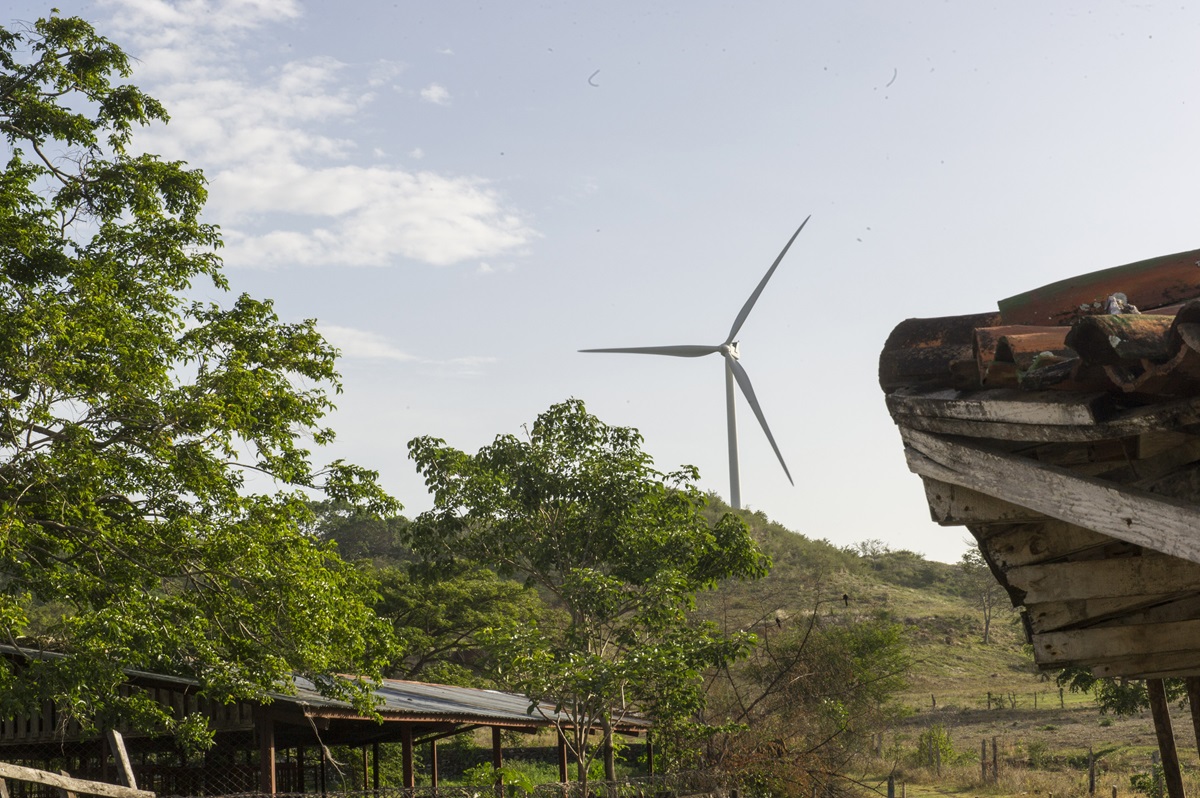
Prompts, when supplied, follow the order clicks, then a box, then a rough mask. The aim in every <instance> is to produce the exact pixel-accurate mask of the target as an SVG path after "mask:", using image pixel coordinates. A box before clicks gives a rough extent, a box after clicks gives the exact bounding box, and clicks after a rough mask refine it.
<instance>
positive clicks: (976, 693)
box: [701, 497, 1200, 795]
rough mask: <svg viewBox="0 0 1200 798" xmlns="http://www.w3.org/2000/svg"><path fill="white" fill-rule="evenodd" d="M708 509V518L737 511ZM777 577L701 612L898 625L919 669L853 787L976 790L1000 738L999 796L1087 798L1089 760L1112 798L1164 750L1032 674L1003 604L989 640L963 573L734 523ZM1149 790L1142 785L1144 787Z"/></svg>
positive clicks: (1128, 724) (1194, 776) (730, 588)
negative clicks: (933, 754) (941, 742)
mask: <svg viewBox="0 0 1200 798" xmlns="http://www.w3.org/2000/svg"><path fill="white" fill-rule="evenodd" d="M710 498H713V499H714V502H713V507H712V512H722V511H730V510H729V508H728V507H727V506H725V505H723V504H722V503H721V502H720V500H719V499H715V497H710ZM738 514H739V515H740V516H741V517H742V518H743V519H744V520H745V521H746V523H747V524H749V526H750V528H751V531H752V533H753V534H754V537H755V539H756V540H758V542H759V544H760V545H761V546H762V547H763V548H764V549H765V550H766V551H767V552H768V553H770V554H771V556H772V558H773V560H774V567H773V568H772V572H771V574H770V575H769V576H768V577H766V578H765V579H763V580H761V581H760V582H756V583H740V584H728V585H722V587H721V589H720V590H719V591H718V592H717V593H716V594H714V595H713V596H709V597H705V600H704V602H703V603H702V605H701V612H703V613H704V614H706V615H707V616H709V617H711V618H713V619H716V620H720V621H728V620H732V619H736V621H737V622H738V623H739V624H743V625H752V624H756V623H757V624H766V623H772V622H773V621H774V619H775V618H786V619H796V618H798V617H801V616H803V617H809V616H811V614H812V613H817V614H818V615H820V616H822V617H827V618H829V619H830V620H831V621H833V622H838V623H846V624H849V623H853V622H855V621H858V620H866V619H887V620H891V621H893V622H895V623H898V624H900V625H901V626H902V628H903V630H904V639H905V641H906V642H907V644H908V647H909V651H910V655H911V658H912V664H911V668H910V669H909V672H908V673H907V675H906V681H907V687H906V688H905V689H904V690H903V691H902V692H901V693H900V694H899V695H898V696H897V700H898V701H899V703H900V704H901V705H902V709H903V711H902V712H901V713H900V714H901V716H902V719H900V720H899V721H897V722H896V723H895V725H894V726H893V727H892V728H889V729H887V730H881V732H882V734H881V736H880V738H879V741H878V743H877V752H878V755H877V756H876V757H874V758H873V759H870V760H868V764H867V765H865V766H864V767H865V768H866V769H865V771H864V772H863V773H860V774H858V776H857V778H859V780H860V781H863V782H864V783H866V784H868V785H874V786H876V787H880V788H882V786H883V785H882V783H881V781H880V780H886V775H887V773H889V772H891V773H895V774H896V775H897V777H898V778H899V779H901V780H902V781H905V782H908V783H910V785H911V787H910V790H909V792H910V793H911V794H913V795H921V794H924V792H923V790H925V789H926V788H928V789H930V790H932V789H933V787H934V786H936V787H937V792H940V793H945V792H947V791H948V790H949V789H950V787H951V785H953V786H954V788H957V789H975V788H978V787H979V786H980V783H979V782H980V767H979V755H980V754H979V752H980V744H981V742H982V741H986V745H987V747H988V749H989V753H988V756H989V758H990V756H991V753H990V751H991V746H992V744H993V743H992V741H993V739H994V740H995V744H996V748H997V753H998V754H999V758H1000V762H1001V766H1000V770H1001V778H1000V785H999V787H998V788H995V789H993V788H989V789H990V790H993V794H1001V795H1003V794H1017V793H1025V792H1029V793H1034V792H1039V791H1040V792H1043V793H1046V792H1050V793H1058V794H1063V793H1077V792H1083V791H1086V769H1087V759H1088V753H1089V751H1091V752H1092V753H1093V754H1094V755H1095V757H1096V760H1097V767H1098V778H1099V781H1100V783H1101V785H1108V786H1103V787H1102V789H1103V790H1104V792H1105V793H1107V792H1108V791H1109V788H1110V787H1111V786H1119V788H1120V792H1121V793H1127V792H1128V791H1129V788H1130V784H1131V781H1130V779H1131V778H1134V779H1136V778H1139V777H1138V776H1137V774H1138V773H1142V772H1146V771H1148V770H1149V768H1150V758H1151V754H1152V752H1153V751H1154V750H1155V745H1156V738H1155V734H1154V728H1153V723H1152V721H1151V719H1150V718H1149V715H1148V713H1143V714H1137V715H1133V716H1127V717H1116V716H1112V715H1102V714H1101V713H1100V712H1099V710H1098V707H1097V705H1096V703H1095V702H1094V701H1093V700H1092V698H1091V696H1089V695H1084V694H1078V693H1071V692H1070V691H1060V689H1059V687H1058V685H1057V683H1056V682H1055V681H1054V678H1053V674H1041V673H1038V672H1037V671H1036V669H1035V668H1034V665H1033V660H1032V657H1031V656H1030V655H1029V654H1028V653H1027V651H1026V647H1025V637H1024V632H1023V629H1022V626H1021V623H1020V618H1019V615H1018V614H1017V613H1016V612H1015V611H1013V610H1012V609H1011V607H1010V606H1009V605H1008V602H1007V601H1006V600H1005V601H1003V602H1002V605H1001V606H1000V608H999V609H998V610H997V611H996V614H995V617H994V618H993V621H992V625H991V640H990V642H989V643H988V644H986V645H985V644H984V643H983V642H982V637H983V634H982V632H983V618H982V611H981V609H980V608H979V606H978V604H977V603H974V602H973V599H972V596H971V595H970V593H969V592H968V591H967V590H966V588H965V587H964V583H963V576H962V569H961V568H960V567H959V566H957V565H951V564H947V563H939V562H934V561H930V560H926V559H925V558H924V557H922V556H921V555H919V554H916V553H914V552H910V551H903V550H901V551H894V550H891V549H890V548H888V547H887V545H886V544H884V543H882V542H880V541H864V542H863V543H860V544H858V545H856V546H854V547H851V548H839V547H836V546H834V545H832V544H831V543H829V542H828V541H827V540H820V539H813V538H809V537H807V536H805V535H803V534H799V533H796V532H792V531H791V530H788V529H786V528H785V527H783V526H782V525H780V524H777V523H775V522H773V521H771V520H770V519H769V518H767V517H766V516H765V515H764V514H763V513H761V512H746V511H738ZM1186 717H1187V715H1186V709H1182V710H1179V711H1177V713H1176V722H1175V727H1176V729H1175V731H1176V738H1177V745H1178V747H1179V749H1180V755H1181V759H1182V760H1184V766H1185V771H1187V772H1186V773H1185V776H1186V777H1187V778H1188V779H1189V783H1193V782H1194V781H1200V771H1198V770H1197V768H1196V767H1195V766H1194V764H1192V763H1194V761H1195V759H1196V757H1195V755H1194V753H1193V754H1192V755H1191V756H1189V753H1190V751H1189V749H1192V741H1193V738H1192V735H1191V733H1190V729H1189V726H1190V724H1188V723H1187V721H1186ZM935 728H936V729H941V730H943V731H944V733H945V735H946V747H947V750H946V753H947V756H946V758H945V760H944V761H943V763H942V764H943V770H942V772H941V773H940V774H939V773H937V772H936V767H926V766H925V765H924V764H923V763H922V762H921V761H920V758H919V757H918V749H919V748H920V746H921V741H922V740H923V739H925V738H926V736H927V735H928V734H929V733H930V730H931V729H935ZM1139 783H1141V782H1139Z"/></svg>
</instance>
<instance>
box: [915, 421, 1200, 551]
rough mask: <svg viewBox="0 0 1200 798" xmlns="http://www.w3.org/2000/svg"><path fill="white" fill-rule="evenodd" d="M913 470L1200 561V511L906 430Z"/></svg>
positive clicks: (1191, 505)
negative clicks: (1197, 533) (1198, 533)
mask: <svg viewBox="0 0 1200 798" xmlns="http://www.w3.org/2000/svg"><path fill="white" fill-rule="evenodd" d="M901 435H902V437H903V439H904V442H905V444H907V447H908V448H907V450H906V454H907V455H908V460H909V467H910V468H911V469H912V470H913V471H915V472H916V473H917V474H920V475H921V476H923V477H932V478H934V479H938V480H941V481H942V482H950V483H952V484H955V485H962V486H963V487H966V488H970V489H972V490H977V491H979V492H980V493H985V494H987V495H989V496H996V497H997V498H1002V499H1003V500H1004V501H1008V502H1011V503H1013V504H1019V505H1021V506H1022V507H1027V508H1029V509H1031V510H1034V511H1037V512H1040V513H1044V514H1045V515H1049V516H1051V517H1053V518H1058V519H1060V520H1062V521H1067V522H1068V523H1072V524H1075V525H1077V526H1082V527H1085V528H1087V529H1092V530H1095V531H1097V532H1100V533H1102V534H1105V535H1109V536H1110V537H1114V538H1117V539H1118V540H1124V541H1126V542H1127V543H1133V544H1136V545H1138V546H1142V547H1144V548H1148V549H1151V550H1153V551H1160V552H1163V553H1164V554H1169V555H1171V556H1174V557H1179V558H1181V559H1185V560H1189V561H1191V562H1200V536H1198V535H1196V533H1195V530H1196V529H1197V528H1198V527H1200V507H1197V506H1196V505H1193V504H1189V503H1187V502H1184V501H1180V500H1178V499H1173V498H1169V497H1164V496H1158V495H1155V494H1152V493H1148V492H1146V491H1143V490H1139V489H1137V488H1129V487H1125V486H1121V485H1116V484H1114V483H1111V482H1107V481H1104V480H1099V479H1095V478H1092V477H1084V476H1079V475H1077V474H1073V473H1071V472H1070V471H1068V470H1066V469H1062V468H1057V467H1056V466H1050V465H1045V464H1042V463H1035V462H1032V461H1030V460H1027V459H1024V458H1020V457H1015V456H1013V455H1007V454H1001V453H997V452H992V451H989V450H987V449H984V448H982V447H980V446H976V445H974V444H968V443H961V442H958V441H953V440H949V439H947V438H941V437H938V436H935V435H930V434H928V433H924V432H918V431H916V430H904V429H902V430H901Z"/></svg>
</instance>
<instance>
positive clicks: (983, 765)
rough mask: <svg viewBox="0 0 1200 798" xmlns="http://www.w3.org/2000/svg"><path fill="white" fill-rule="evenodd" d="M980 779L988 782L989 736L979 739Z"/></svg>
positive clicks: (985, 782)
mask: <svg viewBox="0 0 1200 798" xmlns="http://www.w3.org/2000/svg"><path fill="white" fill-rule="evenodd" d="M979 779H980V781H982V782H983V783H984V784H987V738H984V739H982V740H980V741H979Z"/></svg>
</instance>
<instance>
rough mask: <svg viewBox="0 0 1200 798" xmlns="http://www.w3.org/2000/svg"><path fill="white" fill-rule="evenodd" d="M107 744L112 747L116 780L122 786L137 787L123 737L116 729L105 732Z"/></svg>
mask: <svg viewBox="0 0 1200 798" xmlns="http://www.w3.org/2000/svg"><path fill="white" fill-rule="evenodd" d="M105 734H106V736H107V737H108V746H109V748H111V749H112V754H113V760H114V761H115V762H116V763H117V781H118V782H120V784H121V786H122V787H130V788H132V789H134V790H136V789H137V788H138V786H137V779H136V778H135V777H134V775H133V766H132V765H131V764H129V753H128V752H127V751H126V750H125V738H124V737H122V736H121V733H120V732H119V731H117V730H116V729H109V730H108V731H107V732H106V733H105Z"/></svg>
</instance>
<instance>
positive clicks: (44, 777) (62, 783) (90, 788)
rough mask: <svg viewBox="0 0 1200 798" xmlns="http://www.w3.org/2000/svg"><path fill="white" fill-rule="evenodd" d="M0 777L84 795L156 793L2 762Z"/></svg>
mask: <svg viewBox="0 0 1200 798" xmlns="http://www.w3.org/2000/svg"><path fill="white" fill-rule="evenodd" d="M0 778H3V779H14V780H16V781H32V782H33V783H35V784H45V785H46V786H47V787H56V788H58V789H60V790H68V791H70V792H77V793H82V794H84V795H102V796H105V798H154V793H152V792H149V791H147V790H134V789H131V788H129V787H122V786H120V785H117V784H106V783H105V782H102V781H87V780H85V779H76V778H72V777H70V776H62V775H59V774H58V773H50V772H49V771H45V770H36V769H34V768H26V767H21V766H20V765H13V764H9V763H8V762H0Z"/></svg>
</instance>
